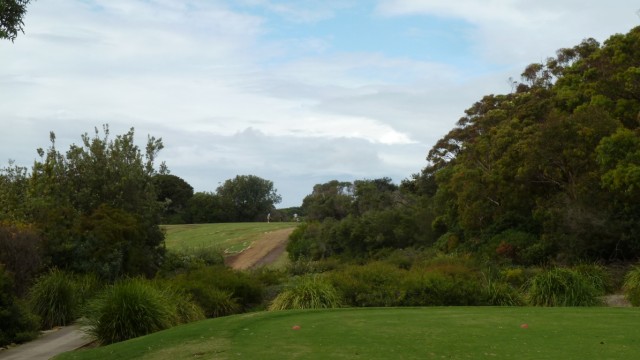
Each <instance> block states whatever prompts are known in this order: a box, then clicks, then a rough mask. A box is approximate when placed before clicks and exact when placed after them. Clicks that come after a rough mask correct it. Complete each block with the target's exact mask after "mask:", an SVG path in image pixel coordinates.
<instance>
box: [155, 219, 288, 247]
mask: <svg viewBox="0 0 640 360" xmlns="http://www.w3.org/2000/svg"><path fill="white" fill-rule="evenodd" d="M297 225H298V223H291V222H288V223H287V222H276V223H229V224H189V225H163V226H162V228H163V229H164V230H165V231H166V234H167V236H166V239H165V243H166V246H167V248H168V249H169V250H183V251H184V250H189V249H198V248H210V247H213V248H218V249H221V250H223V251H224V252H225V253H226V254H233V253H238V252H241V251H242V250H244V249H246V248H247V247H249V246H250V245H251V244H252V243H253V241H255V240H256V239H258V238H259V237H260V236H261V235H262V234H264V233H266V232H269V231H275V230H280V229H288V228H293V227H296V226H297Z"/></svg>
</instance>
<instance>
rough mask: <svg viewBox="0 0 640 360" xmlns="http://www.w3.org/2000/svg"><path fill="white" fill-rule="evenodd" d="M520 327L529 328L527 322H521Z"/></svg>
mask: <svg viewBox="0 0 640 360" xmlns="http://www.w3.org/2000/svg"><path fill="white" fill-rule="evenodd" d="M520 327H521V328H523V329H528V328H529V324H522V325H520Z"/></svg>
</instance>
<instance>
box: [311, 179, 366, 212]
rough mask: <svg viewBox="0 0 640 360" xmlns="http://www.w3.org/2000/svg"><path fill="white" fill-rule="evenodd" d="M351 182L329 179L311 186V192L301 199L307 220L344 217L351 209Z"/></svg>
mask: <svg viewBox="0 0 640 360" xmlns="http://www.w3.org/2000/svg"><path fill="white" fill-rule="evenodd" d="M353 200H354V197H353V184H352V183H350V182H345V181H343V182H341V181H338V180H331V181H329V182H327V183H324V184H316V185H314V186H313V192H312V193H311V194H309V195H307V196H306V197H305V198H304V199H303V200H302V209H303V210H304V213H305V215H306V218H307V220H320V221H322V220H324V219H325V218H334V219H337V220H340V219H343V218H345V217H346V216H347V215H349V213H350V212H351V210H352V204H353Z"/></svg>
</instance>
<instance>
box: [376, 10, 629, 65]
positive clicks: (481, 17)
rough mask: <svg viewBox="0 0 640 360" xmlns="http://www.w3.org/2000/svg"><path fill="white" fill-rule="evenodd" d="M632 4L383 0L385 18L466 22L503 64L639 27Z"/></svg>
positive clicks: (481, 48)
mask: <svg viewBox="0 0 640 360" xmlns="http://www.w3.org/2000/svg"><path fill="white" fill-rule="evenodd" d="M638 6H639V5H638V2H637V1H634V0H621V1H606V2H597V1H591V2H584V1H577V0H568V1H555V0H540V1H525V0H487V1H484V0H459V1H440V0H381V1H380V2H379V3H378V6H377V11H378V13H380V14H382V15H384V16H391V17H397V16H414V15H418V16H420V15H422V16H436V17H445V18H457V19H462V20H464V21H466V22H468V23H470V24H473V25H474V29H473V30H472V32H470V33H469V34H468V36H470V37H471V38H472V39H473V41H474V43H475V44H476V46H475V49H476V52H477V53H478V54H481V55H482V56H484V57H485V58H486V59H488V60H489V61H492V62H494V63H499V64H510V63H511V64H512V63H514V62H516V63H522V62H526V63H531V62H536V61H541V60H544V59H545V58H546V57H549V56H553V55H554V53H555V51H556V50H557V49H558V48H561V47H571V46H574V45H577V44H578V43H579V42H580V41H582V39H584V38H588V37H594V38H596V39H597V40H600V41H603V40H605V39H606V38H607V37H609V36H611V35H612V33H613V32H622V33H625V32H627V31H628V30H629V29H630V28H632V27H634V26H637V25H638V18H637V16H636V15H635V11H636V10H637V9H638Z"/></svg>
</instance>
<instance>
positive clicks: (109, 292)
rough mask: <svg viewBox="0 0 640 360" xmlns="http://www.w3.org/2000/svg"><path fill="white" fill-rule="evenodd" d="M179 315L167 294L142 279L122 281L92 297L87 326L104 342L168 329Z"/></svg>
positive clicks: (93, 334)
mask: <svg viewBox="0 0 640 360" xmlns="http://www.w3.org/2000/svg"><path fill="white" fill-rule="evenodd" d="M176 318H177V315H176V313H175V308H174V306H172V304H171V303H170V302H169V300H168V299H167V297H166V296H165V295H164V294H163V293H162V292H161V291H160V290H158V289H157V288H155V287H154V286H153V285H152V284H151V283H150V282H149V281H146V280H143V279H141V278H133V279H126V280H120V281H118V282H116V283H115V284H113V285H112V286H110V287H108V288H107V289H105V290H104V291H103V292H102V293H101V294H100V295H98V296H97V297H96V298H94V299H93V300H91V301H90V302H89V303H88V306H87V315H86V320H85V325H87V326H88V330H87V332H88V334H89V335H91V336H93V337H94V338H96V339H97V340H98V341H100V342H101V343H103V344H111V343H115V342H119V341H124V340H128V339H132V338H135V337H138V336H142V335H146V334H150V333H152V332H155V331H159V330H163V329H166V328H168V327H170V326H172V325H174V324H176V322H175V320H176Z"/></svg>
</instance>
